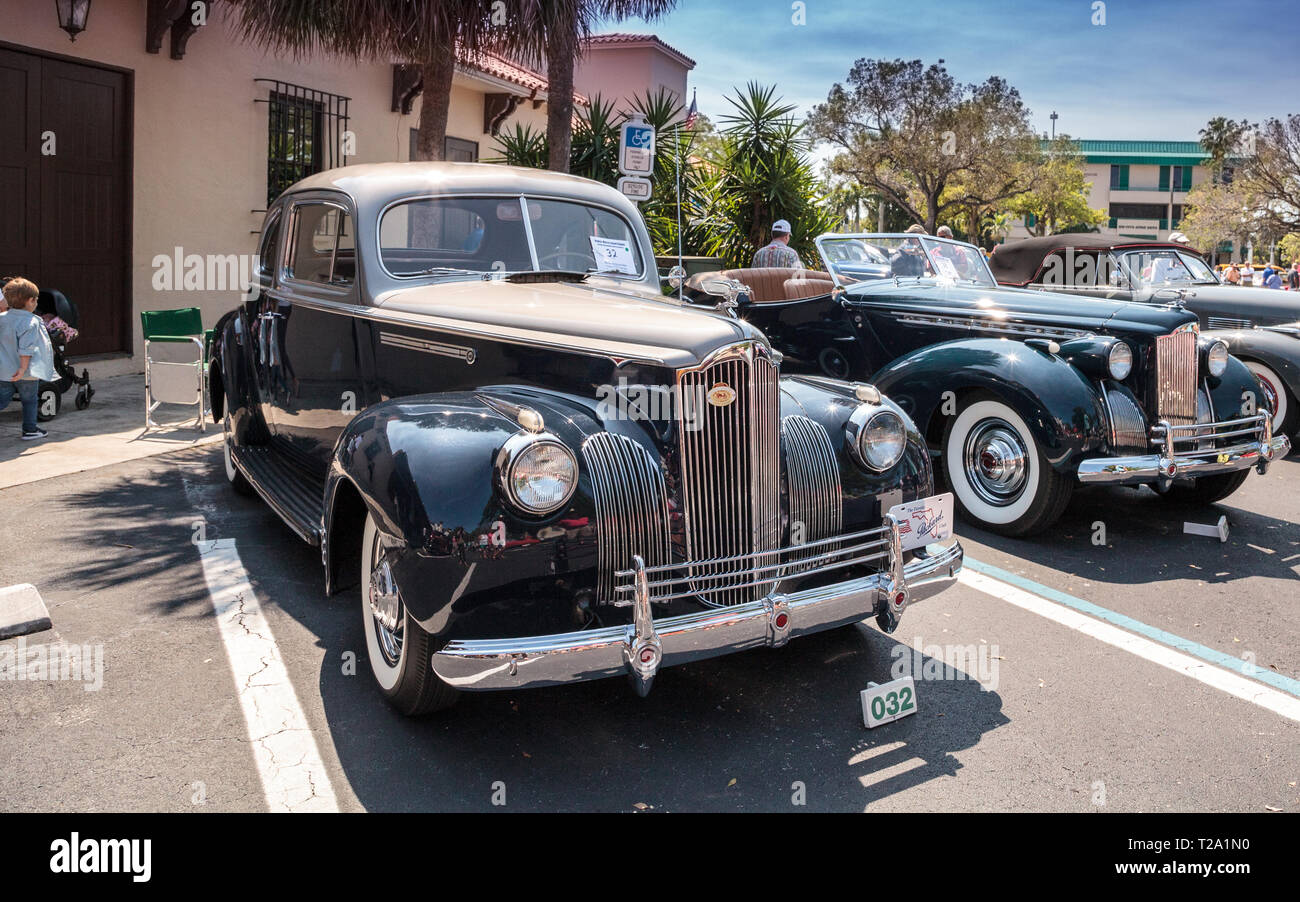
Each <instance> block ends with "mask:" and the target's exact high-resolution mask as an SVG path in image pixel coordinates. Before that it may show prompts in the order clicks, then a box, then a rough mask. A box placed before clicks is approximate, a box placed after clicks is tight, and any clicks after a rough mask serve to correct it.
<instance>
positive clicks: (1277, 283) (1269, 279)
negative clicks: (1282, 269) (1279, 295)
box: [1264, 266, 1282, 291]
mask: <svg viewBox="0 0 1300 902" xmlns="http://www.w3.org/2000/svg"><path fill="white" fill-rule="evenodd" d="M1264 287H1265V288H1272V289H1274V290H1275V291H1281V290H1282V277H1281V276H1279V275H1278V274H1277V270H1276V269H1274V268H1273V267H1272V266H1266V267H1265V268H1264Z"/></svg>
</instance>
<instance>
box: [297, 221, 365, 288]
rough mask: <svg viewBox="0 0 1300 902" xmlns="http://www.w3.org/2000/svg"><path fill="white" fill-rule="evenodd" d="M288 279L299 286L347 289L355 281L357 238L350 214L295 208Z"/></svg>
mask: <svg viewBox="0 0 1300 902" xmlns="http://www.w3.org/2000/svg"><path fill="white" fill-rule="evenodd" d="M285 269H286V275H287V276H288V277H289V278H291V279H296V280H297V281H300V282H315V283H317V284H320V285H329V286H331V287H334V288H346V287H348V286H350V285H352V284H353V283H354V282H355V281H356V275H357V258H356V235H355V233H354V232H353V228H352V221H351V217H349V216H348V214H347V211H345V210H344V209H343V208H342V207H339V206H336V205H335V204H328V203H324V202H308V203H302V204H298V205H297V206H295V207H294V208H293V232H292V235H291V236H290V241H289V259H288V265H287V266H286V268H285Z"/></svg>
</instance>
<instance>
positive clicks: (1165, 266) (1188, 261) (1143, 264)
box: [1124, 249, 1219, 285]
mask: <svg viewBox="0 0 1300 902" xmlns="http://www.w3.org/2000/svg"><path fill="white" fill-rule="evenodd" d="M1124 268H1125V269H1127V270H1128V271H1129V275H1131V276H1132V277H1133V278H1134V279H1135V280H1137V281H1139V282H1142V283H1143V284H1145V285H1205V284H1214V283H1217V282H1218V281H1219V280H1218V279H1217V278H1215V276H1214V271H1213V270H1211V269H1210V267H1209V266H1208V265H1206V263H1205V261H1204V260H1202V259H1201V258H1200V257H1197V256H1196V255H1194V254H1185V253H1182V252H1181V251H1176V250H1172V249H1170V250H1149V251H1129V252H1128V253H1127V254H1125V255H1124Z"/></svg>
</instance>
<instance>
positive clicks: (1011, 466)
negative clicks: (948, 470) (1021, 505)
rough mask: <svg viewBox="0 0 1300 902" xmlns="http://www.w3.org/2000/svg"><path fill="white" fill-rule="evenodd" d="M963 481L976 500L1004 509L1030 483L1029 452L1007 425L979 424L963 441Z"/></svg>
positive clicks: (993, 421) (997, 422)
mask: <svg viewBox="0 0 1300 902" xmlns="http://www.w3.org/2000/svg"><path fill="white" fill-rule="evenodd" d="M963 462H964V465H965V470H966V481H967V482H969V483H970V486H971V488H972V489H974V490H975V493H976V494H977V495H979V497H980V498H981V499H982V500H984V501H985V502H987V503H988V504H992V505H994V506H996V507H1006V506H1007V505H1009V504H1012V503H1014V502H1015V501H1016V499H1017V498H1019V497H1020V496H1021V494H1023V493H1024V490H1025V485H1026V483H1027V482H1028V480H1029V449H1027V448H1026V447H1025V445H1024V442H1022V441H1021V440H1020V433H1018V432H1017V431H1016V430H1015V429H1014V428H1013V427H1012V426H1011V424H1010V423H1007V422H1006V421H1005V420H1000V419H997V418H993V419H988V420H981V421H980V422H979V423H977V424H976V425H975V428H974V429H972V430H971V431H970V435H968V436H967V437H966V447H965V452H964V454H963Z"/></svg>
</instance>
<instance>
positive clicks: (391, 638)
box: [366, 533, 406, 667]
mask: <svg viewBox="0 0 1300 902" xmlns="http://www.w3.org/2000/svg"><path fill="white" fill-rule="evenodd" d="M382 552H383V545H382V543H381V542H380V539H379V535H378V533H376V535H375V541H374V545H373V546H372V547H371V550H370V554H371V558H370V559H371V561H372V562H373V561H379V563H377V564H374V566H373V569H372V570H371V571H370V586H369V587H368V589H367V592H366V597H367V600H368V601H369V602H370V616H371V618H372V619H373V620H374V623H375V636H376V638H377V639H378V640H379V651H380V653H382V654H383V656H384V660H385V661H386V662H387V663H388V665H389V666H390V667H396V666H397V665H398V663H399V662H400V661H401V660H402V636H403V627H404V625H405V623H406V611H405V610H404V609H403V608H402V598H401V595H400V594H398V591H397V583H396V581H395V580H394V579H393V571H392V568H391V567H390V566H389V565H388V561H386V560H380V555H381V554H382Z"/></svg>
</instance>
